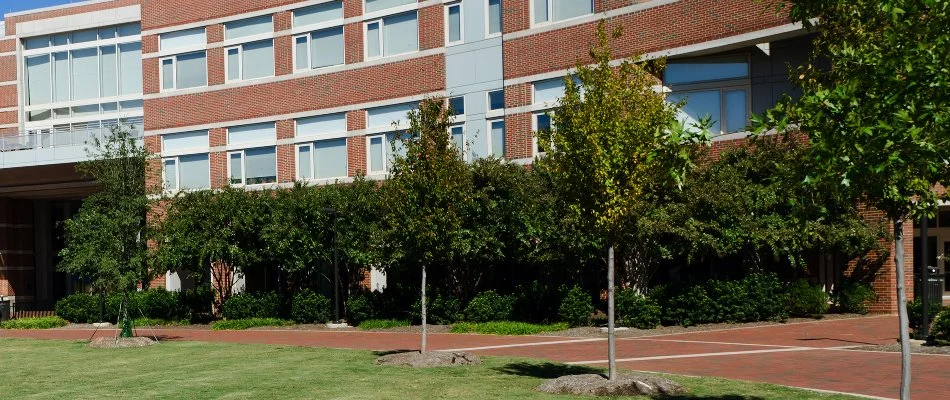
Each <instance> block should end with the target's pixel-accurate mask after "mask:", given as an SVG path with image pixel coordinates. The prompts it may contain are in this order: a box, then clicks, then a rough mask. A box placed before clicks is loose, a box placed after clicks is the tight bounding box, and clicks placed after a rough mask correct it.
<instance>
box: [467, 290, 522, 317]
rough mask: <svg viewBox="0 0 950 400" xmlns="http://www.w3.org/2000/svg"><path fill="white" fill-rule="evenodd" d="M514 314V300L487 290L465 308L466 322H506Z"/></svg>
mask: <svg viewBox="0 0 950 400" xmlns="http://www.w3.org/2000/svg"><path fill="white" fill-rule="evenodd" d="M513 312H514V298H512V297H511V296H502V295H499V294H498V293H496V292H495V291H494V290H487V291H484V292H481V293H479V294H478V296H475V298H474V299H472V301H471V302H469V303H468V306H467V307H465V320H466V321H469V322H489V321H506V320H508V319H511V316H512V313H513Z"/></svg>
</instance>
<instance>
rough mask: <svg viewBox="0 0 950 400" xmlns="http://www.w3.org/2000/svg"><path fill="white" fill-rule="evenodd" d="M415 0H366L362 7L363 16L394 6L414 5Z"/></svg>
mask: <svg viewBox="0 0 950 400" xmlns="http://www.w3.org/2000/svg"><path fill="white" fill-rule="evenodd" d="M415 2H416V0H366V2H365V3H364V5H363V14H369V13H371V12H374V11H379V10H385V9H387V8H392V7H396V6H401V5H405V4H412V3H415Z"/></svg>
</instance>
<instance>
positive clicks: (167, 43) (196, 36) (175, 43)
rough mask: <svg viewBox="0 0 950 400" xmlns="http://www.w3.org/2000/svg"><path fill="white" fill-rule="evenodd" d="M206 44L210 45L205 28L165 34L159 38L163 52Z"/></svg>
mask: <svg viewBox="0 0 950 400" xmlns="http://www.w3.org/2000/svg"><path fill="white" fill-rule="evenodd" d="M206 43H208V40H207V37H206V36H205V28H203V27H202V28H195V29H188V30H184V31H177V32H169V33H163V34H161V36H159V45H160V47H161V49H162V50H171V49H177V48H182V47H189V46H197V45H204V44H206Z"/></svg>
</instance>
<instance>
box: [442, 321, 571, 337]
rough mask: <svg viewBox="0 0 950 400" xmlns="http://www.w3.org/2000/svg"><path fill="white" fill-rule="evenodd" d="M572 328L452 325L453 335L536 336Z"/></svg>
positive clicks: (517, 324)
mask: <svg viewBox="0 0 950 400" xmlns="http://www.w3.org/2000/svg"><path fill="white" fill-rule="evenodd" d="M569 327H570V326H569V325H568V324H566V323H563V322H559V323H556V324H531V323H527V322H512V321H491V322H481V323H477V322H460V323H457V324H454V325H452V330H451V332H452V333H481V334H486V335H536V334H539V333H545V332H557V331H563V330H565V329H567V328H569Z"/></svg>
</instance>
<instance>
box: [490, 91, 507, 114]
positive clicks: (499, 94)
mask: <svg viewBox="0 0 950 400" xmlns="http://www.w3.org/2000/svg"><path fill="white" fill-rule="evenodd" d="M502 108H505V91H504V90H493V91H491V92H488V110H489V111H492V110H501V109H502Z"/></svg>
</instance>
